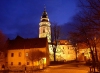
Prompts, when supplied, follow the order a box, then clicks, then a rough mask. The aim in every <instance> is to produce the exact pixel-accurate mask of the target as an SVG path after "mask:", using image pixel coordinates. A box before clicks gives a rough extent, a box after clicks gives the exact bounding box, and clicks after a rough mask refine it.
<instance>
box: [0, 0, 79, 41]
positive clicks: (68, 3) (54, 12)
mask: <svg viewBox="0 0 100 73" xmlns="http://www.w3.org/2000/svg"><path fill="white" fill-rule="evenodd" d="M77 3H78V2H77V0H0V30H2V32H3V33H4V34H6V35H7V37H8V38H11V39H13V38H15V37H16V36H17V35H20V36H22V37H24V38H32V37H38V26H39V22H40V17H41V15H42V12H43V10H44V4H45V5H46V11H47V13H48V16H49V19H50V21H51V22H57V23H58V24H59V25H63V24H65V23H68V22H71V19H72V17H73V16H74V15H75V14H76V13H78V11H79V8H78V7H77Z"/></svg>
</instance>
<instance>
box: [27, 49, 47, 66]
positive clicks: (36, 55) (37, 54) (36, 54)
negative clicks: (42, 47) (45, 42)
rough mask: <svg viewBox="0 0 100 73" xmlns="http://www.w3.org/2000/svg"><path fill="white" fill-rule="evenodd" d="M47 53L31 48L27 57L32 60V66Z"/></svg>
mask: <svg viewBox="0 0 100 73" xmlns="http://www.w3.org/2000/svg"><path fill="white" fill-rule="evenodd" d="M45 56H46V55H45V53H44V52H42V51H39V50H35V49H30V50H29V52H28V57H27V59H28V60H30V61H31V62H32V66H34V65H33V64H34V62H35V61H38V62H39V60H41V59H42V58H43V57H45Z"/></svg>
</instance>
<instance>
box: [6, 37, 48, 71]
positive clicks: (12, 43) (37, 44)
mask: <svg viewBox="0 0 100 73" xmlns="http://www.w3.org/2000/svg"><path fill="white" fill-rule="evenodd" d="M41 42H42V43H41ZM37 51H40V52H39V53H41V52H42V54H44V56H41V55H42V54H36V53H35V52H37ZM30 52H32V54H31V55H30ZM34 57H37V58H38V57H39V59H38V60H37V58H34ZM29 58H31V59H29ZM6 63H7V64H5V65H7V66H6V67H8V68H9V69H11V70H12V69H13V70H17V69H18V70H19V69H22V70H24V68H25V67H26V68H27V70H29V69H31V67H34V68H36V67H37V68H40V67H41V68H43V67H47V66H48V65H49V50H48V42H47V38H32V39H24V38H21V37H20V36H17V37H16V39H14V40H9V46H8V51H7V59H6ZM16 68H17V69H16Z"/></svg>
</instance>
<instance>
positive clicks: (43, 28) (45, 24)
mask: <svg viewBox="0 0 100 73" xmlns="http://www.w3.org/2000/svg"><path fill="white" fill-rule="evenodd" d="M50 25H51V24H50V22H49V18H48V15H47V12H46V8H44V11H43V14H42V16H41V20H40V23H39V38H45V37H47V40H48V43H50V42H51V27H50Z"/></svg>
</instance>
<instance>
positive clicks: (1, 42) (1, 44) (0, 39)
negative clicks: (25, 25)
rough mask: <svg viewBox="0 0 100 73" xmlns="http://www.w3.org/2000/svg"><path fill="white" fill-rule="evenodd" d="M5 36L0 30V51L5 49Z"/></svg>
mask: <svg viewBox="0 0 100 73" xmlns="http://www.w3.org/2000/svg"><path fill="white" fill-rule="evenodd" d="M6 41H7V37H6V36H5V35H4V34H3V33H2V31H0V51H5V45H6Z"/></svg>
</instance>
